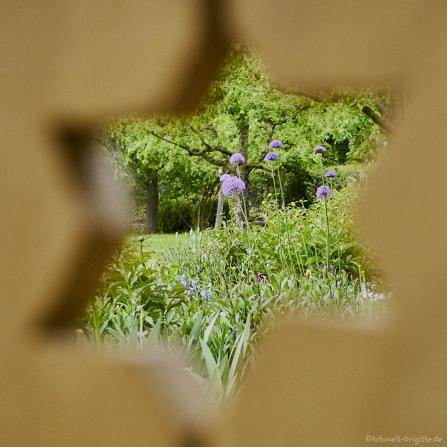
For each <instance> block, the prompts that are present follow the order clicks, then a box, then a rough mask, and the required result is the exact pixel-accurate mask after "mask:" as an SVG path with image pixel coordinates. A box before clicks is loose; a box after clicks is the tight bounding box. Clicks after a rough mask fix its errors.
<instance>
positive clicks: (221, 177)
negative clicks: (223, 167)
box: [219, 174, 231, 182]
mask: <svg viewBox="0 0 447 447" xmlns="http://www.w3.org/2000/svg"><path fill="white" fill-rule="evenodd" d="M230 178H231V175H230V174H222V175H221V176H220V177H219V180H220V181H221V182H224V181H225V180H228V179H230Z"/></svg>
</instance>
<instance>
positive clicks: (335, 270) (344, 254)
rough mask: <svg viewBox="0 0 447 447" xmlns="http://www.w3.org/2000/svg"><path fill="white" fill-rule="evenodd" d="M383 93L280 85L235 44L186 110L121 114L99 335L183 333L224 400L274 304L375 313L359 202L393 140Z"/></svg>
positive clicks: (380, 301) (379, 305)
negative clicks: (123, 219) (117, 211)
mask: <svg viewBox="0 0 447 447" xmlns="http://www.w3.org/2000/svg"><path fill="white" fill-rule="evenodd" d="M389 113H390V100H389V97H387V96H386V95H385V94H382V93H378V92H372V91H360V92H359V91H352V90H346V91H337V92H332V93H330V94H328V93H327V94H321V95H319V96H316V95H309V94H306V92H293V91H291V92H284V91H281V90H279V89H277V88H276V87H275V86H274V85H273V84H272V81H271V80H270V79H269V76H268V69H267V68H266V67H264V66H263V63H262V61H261V60H260V59H259V58H258V57H257V56H256V55H254V54H252V53H250V52H248V51H245V50H242V49H235V50H234V51H233V52H232V54H231V55H230V56H229V58H228V61H227V64H226V65H225V67H224V68H223V70H222V73H221V77H220V78H219V79H218V80H217V81H216V82H215V83H214V84H213V85H211V87H210V89H209V92H208V97H207V98H206V100H205V101H204V103H203V104H202V105H201V107H200V108H199V110H198V111H197V112H196V113H195V114H194V115H191V116H182V117H178V116H156V117H143V118H142V117H138V118H136V117H130V118H126V119H119V120H116V121H115V122H113V123H112V124H110V125H109V126H108V127H107V128H106V129H105V131H104V134H103V136H102V141H101V142H102V145H103V146H104V148H105V153H106V156H107V157H108V158H109V159H110V160H111V163H112V165H113V168H114V170H115V172H116V176H117V177H118V178H121V179H124V180H125V181H126V182H127V183H128V185H129V186H130V189H131V191H132V194H131V196H132V200H131V204H130V205H131V209H132V216H131V218H132V222H133V227H134V231H133V233H132V234H131V235H129V237H128V239H127V240H126V242H125V243H124V245H123V246H122V247H121V248H120V250H119V251H118V252H117V253H116V254H115V257H114V259H113V260H112V261H111V263H110V265H109V266H108V268H107V270H106V271H105V273H104V276H103V280H102V286H101V289H100V290H99V291H98V295H97V297H96V300H95V302H94V303H93V304H92V305H91V307H90V308H89V310H88V312H87V313H86V315H85V317H84V320H83V323H82V324H83V331H84V333H85V335H86V337H87V338H88V339H89V340H90V341H91V342H92V343H94V344H96V345H97V346H98V347H101V348H102V347H113V348H118V349H119V348H121V347H126V346H129V345H137V346H148V345H161V346H163V347H165V348H166V349H170V348H176V347H179V346H180V347H181V348H183V352H184V357H185V358H184V361H185V368H186V369H187V370H188V371H189V373H190V374H191V376H192V377H193V378H194V380H196V381H197V383H198V384H199V385H200V386H202V387H203V388H204V389H205V390H207V391H209V392H210V393H212V395H213V396H214V397H215V399H217V400H222V399H224V398H228V397H231V396H232V395H234V393H235V392H236V391H237V387H238V385H239V384H240V383H241V381H242V380H243V377H244V373H245V371H246V370H247V368H249V367H250V365H251V364H252V363H253V362H255V361H256V358H255V357H256V346H257V345H258V343H259V341H260V340H261V339H262V338H263V337H265V336H267V334H268V332H269V331H270V330H271V328H272V327H273V326H274V324H275V321H277V319H278V317H279V316H287V315H291V314H298V315H301V316H303V317H309V316H312V317H316V318H323V319H327V318H334V317H336V318H362V317H365V316H368V317H372V318H377V317H380V315H381V313H382V312H383V311H384V309H385V306H386V298H387V297H388V293H387V291H386V288H385V286H384V284H383V281H382V280H381V275H380V271H379V270H378V269H377V267H376V266H375V264H374V259H373V256H372V254H371V253H370V250H369V248H368V246H367V244H366V243H365V241H363V240H362V237H361V235H360V234H359V233H358V232H357V228H356V225H355V221H354V213H355V204H356V200H357V198H358V196H359V192H360V191H361V189H362V186H363V184H364V183H365V182H366V181H367V177H366V173H367V170H368V167H369V165H370V164H371V163H373V162H374V161H375V160H376V159H377V157H378V156H379V155H380V152H381V151H382V150H384V149H385V148H386V139H387V134H386V131H387V122H388V119H389Z"/></svg>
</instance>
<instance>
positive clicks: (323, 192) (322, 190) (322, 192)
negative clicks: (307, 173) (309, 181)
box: [317, 185, 332, 199]
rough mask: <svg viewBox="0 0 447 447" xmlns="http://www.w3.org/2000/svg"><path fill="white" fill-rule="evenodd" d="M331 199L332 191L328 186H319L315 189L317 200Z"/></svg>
mask: <svg viewBox="0 0 447 447" xmlns="http://www.w3.org/2000/svg"><path fill="white" fill-rule="evenodd" d="M331 197H332V189H331V188H329V186H326V185H321V186H319V187H318V189H317V198H318V199H323V198H326V199H330V198H331Z"/></svg>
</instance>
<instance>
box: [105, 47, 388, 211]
mask: <svg viewBox="0 0 447 447" xmlns="http://www.w3.org/2000/svg"><path fill="white" fill-rule="evenodd" d="M383 104H387V98H386V97H384V96H379V95H377V94H374V93H372V92H341V93H340V92H338V93H337V94H332V95H323V96H321V97H318V98H315V97H313V98H311V97H309V96H303V95H297V94H294V93H293V92H283V91H280V90H279V89H277V88H276V87H275V86H274V85H273V84H272V82H271V80H270V79H269V77H268V72H267V70H266V68H265V67H264V65H263V63H262V61H261V60H260V58H259V57H258V56H256V55H255V54H253V53H250V52H246V51H242V50H240V49H235V50H234V51H233V52H232V54H231V55H230V57H229V59H228V62H227V64H226V65H225V67H224V68H223V70H222V73H221V76H220V78H219V79H217V80H216V81H215V82H214V83H213V84H212V85H211V86H210V89H209V92H208V96H207V98H206V99H205V101H204V102H203V103H202V105H201V106H200V107H199V108H198V110H197V112H196V113H195V114H193V115H190V116H183V117H178V116H155V117H154V116H151V117H138V118H136V117H130V118H126V119H123V120H118V121H116V122H114V123H112V124H111V125H110V126H109V127H108V128H107V130H106V133H105V136H104V141H105V145H106V146H107V148H108V149H109V151H110V152H111V153H114V154H115V156H116V157H117V159H118V160H119V161H120V163H119V164H120V166H125V167H127V169H128V170H130V172H131V173H132V175H133V176H134V177H135V178H136V179H137V183H138V184H139V185H142V184H143V183H145V182H146V180H147V176H148V175H152V176H154V175H155V176H156V179H157V185H158V186H159V190H157V191H156V194H155V196H156V197H161V199H162V200H169V199H176V198H179V197H182V198H184V199H186V200H188V201H190V202H191V203H195V204H197V203H200V202H201V201H203V200H208V199H210V198H212V197H215V195H216V193H217V191H218V189H219V180H218V177H219V174H220V173H223V172H231V167H230V165H229V162H228V160H229V157H230V155H231V154H233V153H235V152H241V153H243V154H244V156H245V158H246V161H247V163H246V164H245V166H244V168H245V171H244V173H243V175H244V178H246V180H247V181H248V183H249V185H250V187H251V188H252V189H256V188H266V187H268V185H269V181H270V176H269V175H268V173H269V172H268V168H267V167H266V166H265V164H264V163H263V158H264V155H265V152H266V150H267V145H268V142H269V141H270V140H272V139H274V138H277V139H280V140H281V141H282V142H283V145H284V147H283V149H282V150H281V157H280V163H281V164H282V166H283V168H284V170H285V172H286V190H287V191H288V200H289V201H293V200H300V199H304V200H311V196H310V195H309V193H308V191H309V190H310V189H311V188H307V186H306V185H307V184H309V183H310V184H311V183H312V179H313V178H315V176H317V173H316V172H314V170H315V164H314V163H313V162H312V148H313V147H314V146H316V145H319V144H323V145H325V146H327V147H328V148H330V149H334V150H330V151H328V152H327V155H326V154H325V157H324V162H325V164H327V165H328V166H329V165H338V164H345V163H349V162H354V161H365V160H366V159H367V158H368V157H370V156H371V153H372V148H373V147H374V144H375V143H376V142H377V140H378V138H380V137H381V135H382V132H381V130H382V129H381V126H380V124H381V120H382V119H383V118H384V114H386V110H385V109H384V108H383V107H382V106H383ZM384 110H385V111H384ZM146 186H147V182H146ZM151 197H152V200H154V194H152V195H151ZM148 218H149V219H151V218H152V219H156V216H154V215H153V216H148Z"/></svg>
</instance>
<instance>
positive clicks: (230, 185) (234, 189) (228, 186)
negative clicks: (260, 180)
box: [222, 176, 245, 197]
mask: <svg viewBox="0 0 447 447" xmlns="http://www.w3.org/2000/svg"><path fill="white" fill-rule="evenodd" d="M242 191H245V183H244V181H243V180H241V179H240V178H239V177H235V176H231V178H229V179H227V180H225V181H224V182H223V183H222V194H223V195H224V196H226V197H229V196H232V195H234V194H237V193H240V192H242Z"/></svg>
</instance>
